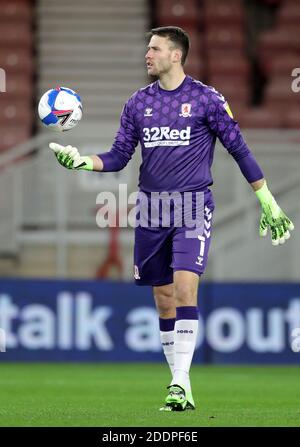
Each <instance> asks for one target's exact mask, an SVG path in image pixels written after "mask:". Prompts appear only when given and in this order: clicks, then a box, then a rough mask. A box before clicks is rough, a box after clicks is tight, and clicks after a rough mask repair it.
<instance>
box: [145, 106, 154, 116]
mask: <svg viewBox="0 0 300 447" xmlns="http://www.w3.org/2000/svg"><path fill="white" fill-rule="evenodd" d="M144 116H152V109H151V107H147V109H146V110H145V113H144Z"/></svg>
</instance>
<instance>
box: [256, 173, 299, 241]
mask: <svg viewBox="0 0 300 447" xmlns="http://www.w3.org/2000/svg"><path fill="white" fill-rule="evenodd" d="M255 194H256V196H257V198H258V200H259V201H260V204H261V207H262V214H261V218H260V225H259V234H260V236H266V235H267V232H268V227H270V230H271V238H272V245H279V244H284V243H285V241H286V240H288V239H289V238H290V232H289V230H290V231H291V230H293V229H294V224H293V222H292V221H291V220H290V219H289V218H288V217H287V216H286V215H285V214H284V212H283V211H282V210H281V208H280V207H279V206H278V204H277V202H276V200H275V199H274V197H273V195H272V194H271V192H270V191H269V189H268V186H267V183H266V182H265V183H264V185H263V186H262V187H261V188H260V189H259V190H258V191H255Z"/></svg>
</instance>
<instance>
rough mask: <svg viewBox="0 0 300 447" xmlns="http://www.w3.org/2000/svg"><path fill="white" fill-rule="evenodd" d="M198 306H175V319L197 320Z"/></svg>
mask: <svg viewBox="0 0 300 447" xmlns="http://www.w3.org/2000/svg"><path fill="white" fill-rule="evenodd" d="M198 318H199V317H198V307H197V306H182V307H177V308H176V321H177V320H198Z"/></svg>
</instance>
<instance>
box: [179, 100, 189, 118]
mask: <svg viewBox="0 0 300 447" xmlns="http://www.w3.org/2000/svg"><path fill="white" fill-rule="evenodd" d="M191 109H192V104H188V103H185V104H181V113H180V114H179V116H183V117H184V118H187V117H188V116H192V114H191Z"/></svg>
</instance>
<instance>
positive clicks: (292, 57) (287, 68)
mask: <svg viewBox="0 0 300 447" xmlns="http://www.w3.org/2000/svg"><path fill="white" fill-rule="evenodd" d="M299 61H300V53H297V52H295V51H294V52H290V53H284V54H281V53H280V54H274V55H273V57H272V58H267V60H266V59H262V60H260V61H259V63H260V67H261V70H262V72H263V74H264V75H265V76H266V77H267V78H268V77H273V76H284V75H286V76H291V73H292V70H293V69H294V68H295V67H298V66H299Z"/></svg>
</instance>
